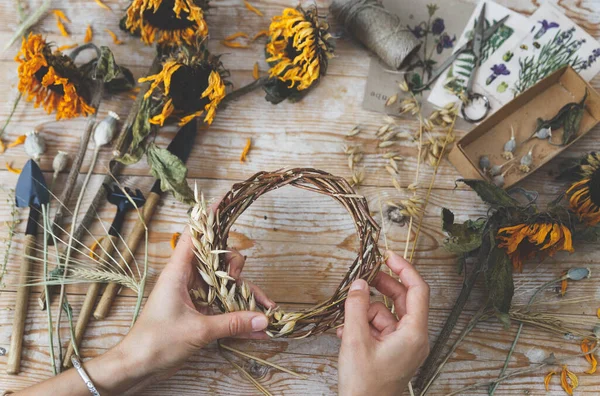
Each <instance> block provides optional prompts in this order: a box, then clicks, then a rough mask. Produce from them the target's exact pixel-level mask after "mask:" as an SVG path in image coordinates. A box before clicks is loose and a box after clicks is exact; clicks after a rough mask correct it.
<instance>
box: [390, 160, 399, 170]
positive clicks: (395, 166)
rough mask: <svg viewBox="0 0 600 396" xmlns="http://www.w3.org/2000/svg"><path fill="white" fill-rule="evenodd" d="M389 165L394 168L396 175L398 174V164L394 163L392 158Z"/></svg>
mask: <svg viewBox="0 0 600 396" xmlns="http://www.w3.org/2000/svg"><path fill="white" fill-rule="evenodd" d="M390 165H391V166H392V168H394V170H395V171H396V173H398V172H400V169H398V163H396V161H394V159H392V158H390Z"/></svg>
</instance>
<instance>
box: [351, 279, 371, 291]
mask: <svg viewBox="0 0 600 396" xmlns="http://www.w3.org/2000/svg"><path fill="white" fill-rule="evenodd" d="M366 288H367V282H365V281H364V280H362V279H357V280H355V281H354V282H352V284H351V285H350V291H352V290H365V289H366Z"/></svg>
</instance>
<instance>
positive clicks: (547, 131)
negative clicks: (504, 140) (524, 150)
mask: <svg viewBox="0 0 600 396" xmlns="http://www.w3.org/2000/svg"><path fill="white" fill-rule="evenodd" d="M551 138H552V127H549V126H548V127H546V128H541V129H539V130H537V131H535V132H534V133H533V135H531V136H530V137H529V138H528V139H527V140H525V142H528V141H530V140H531V139H540V140H546V139H551Z"/></svg>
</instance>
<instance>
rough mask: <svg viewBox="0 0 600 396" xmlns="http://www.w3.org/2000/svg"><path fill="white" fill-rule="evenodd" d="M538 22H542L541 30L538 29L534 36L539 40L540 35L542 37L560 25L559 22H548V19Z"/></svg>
mask: <svg viewBox="0 0 600 396" xmlns="http://www.w3.org/2000/svg"><path fill="white" fill-rule="evenodd" d="M538 23H541V24H542V26H541V27H540V30H538V31H537V33H536V34H535V36H534V39H535V40H537V39H539V38H540V37H542V36H543V35H544V34H546V32H547V31H548V30H550V29H554V28H557V27H558V23H556V22H548V21H547V20H546V19H544V20H542V21H538Z"/></svg>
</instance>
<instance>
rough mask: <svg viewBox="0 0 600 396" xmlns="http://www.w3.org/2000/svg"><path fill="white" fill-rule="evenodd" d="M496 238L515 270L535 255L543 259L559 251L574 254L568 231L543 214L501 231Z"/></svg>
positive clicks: (518, 269)
mask: <svg viewBox="0 0 600 396" xmlns="http://www.w3.org/2000/svg"><path fill="white" fill-rule="evenodd" d="M497 237H498V240H499V242H500V244H499V247H500V248H503V249H505V250H506V253H507V254H508V256H509V257H510V259H511V261H512V264H513V268H514V269H515V270H517V271H521V270H522V269H523V262H524V261H525V260H529V259H532V258H534V257H535V256H539V257H540V258H545V257H549V256H553V255H554V254H555V253H556V252H558V251H561V250H564V251H567V252H570V253H572V252H573V251H574V249H573V238H572V234H571V229H570V228H569V227H567V226H566V225H564V224H562V223H561V222H560V221H557V220H554V219H551V218H550V217H547V216H545V215H540V216H539V217H538V218H537V219H535V220H534V221H532V222H529V223H522V224H517V225H514V226H510V227H504V228H501V229H500V230H498V236H497Z"/></svg>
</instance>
